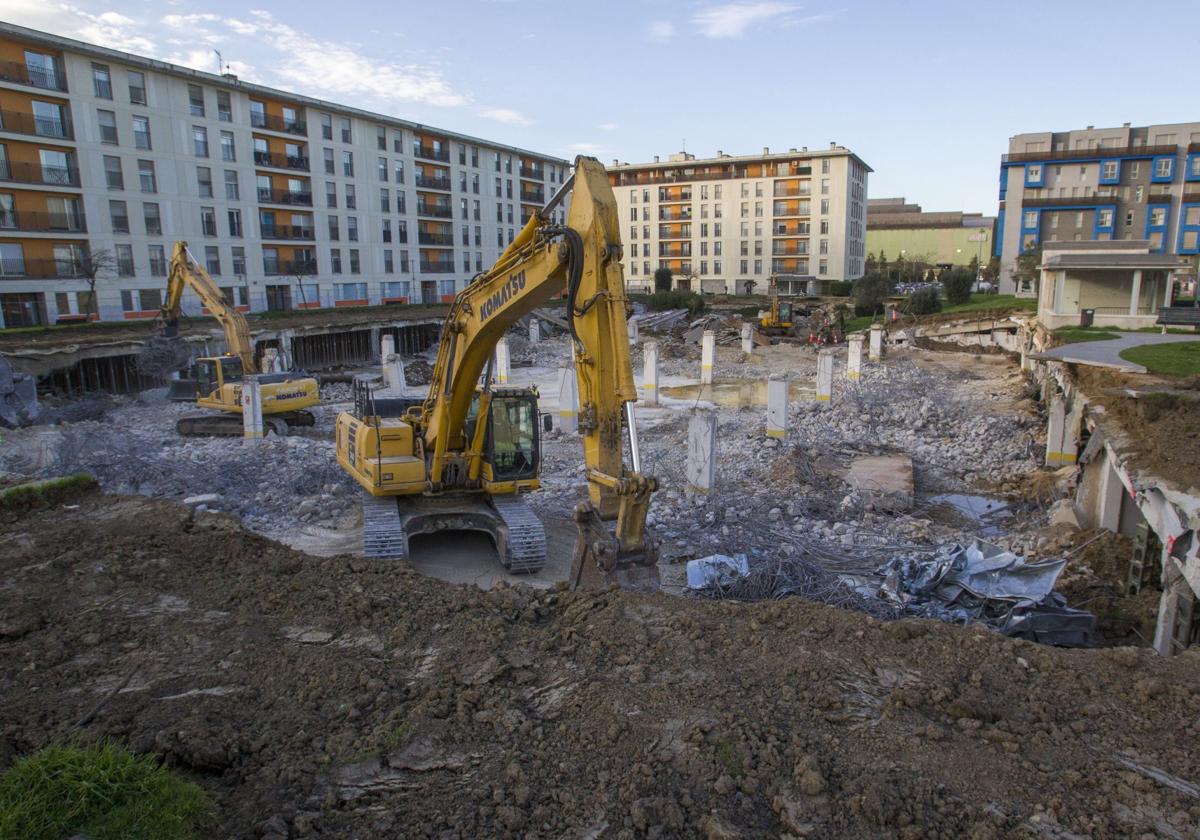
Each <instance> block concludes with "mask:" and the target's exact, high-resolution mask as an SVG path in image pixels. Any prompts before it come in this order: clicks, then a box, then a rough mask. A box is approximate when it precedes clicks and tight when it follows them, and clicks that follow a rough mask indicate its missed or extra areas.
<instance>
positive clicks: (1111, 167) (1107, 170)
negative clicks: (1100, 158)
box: [1100, 160, 1118, 181]
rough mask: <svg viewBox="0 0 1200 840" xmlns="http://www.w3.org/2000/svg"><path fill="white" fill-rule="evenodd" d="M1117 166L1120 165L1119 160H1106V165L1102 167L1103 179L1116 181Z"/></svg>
mask: <svg viewBox="0 0 1200 840" xmlns="http://www.w3.org/2000/svg"><path fill="white" fill-rule="evenodd" d="M1117 166H1118V161H1115V160H1106V161H1104V165H1103V167H1102V169H1101V175H1100V177H1101V178H1102V179H1103V180H1105V181H1114V180H1116V177H1117Z"/></svg>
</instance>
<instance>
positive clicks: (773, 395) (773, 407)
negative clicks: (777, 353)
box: [767, 379, 788, 438]
mask: <svg viewBox="0 0 1200 840" xmlns="http://www.w3.org/2000/svg"><path fill="white" fill-rule="evenodd" d="M787 412H788V384H787V382H786V381H784V380H782V379H769V380H767V437H773V438H782V437H787V419H788V414H787Z"/></svg>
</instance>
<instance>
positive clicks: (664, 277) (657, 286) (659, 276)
mask: <svg viewBox="0 0 1200 840" xmlns="http://www.w3.org/2000/svg"><path fill="white" fill-rule="evenodd" d="M671 280H672V278H671V269H669V268H667V267H666V266H663V267H662V268H659V269H655V271H654V291H656V292H669V291H671Z"/></svg>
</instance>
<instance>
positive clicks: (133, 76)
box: [126, 70, 146, 105]
mask: <svg viewBox="0 0 1200 840" xmlns="http://www.w3.org/2000/svg"><path fill="white" fill-rule="evenodd" d="M126 77H127V78H128V79H129V104H130V105H145V104H146V74H145V73H141V72H138V71H137V70H128V71H126Z"/></svg>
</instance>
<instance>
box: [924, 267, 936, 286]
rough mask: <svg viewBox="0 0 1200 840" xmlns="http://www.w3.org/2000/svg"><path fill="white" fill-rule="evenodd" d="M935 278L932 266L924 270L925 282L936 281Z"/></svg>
mask: <svg viewBox="0 0 1200 840" xmlns="http://www.w3.org/2000/svg"><path fill="white" fill-rule="evenodd" d="M937 279H938V278H937V273H936V272H934V270H933V269H932V268H931V269H929V270H928V271H926V272H925V282H926V283H936V282H937Z"/></svg>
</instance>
